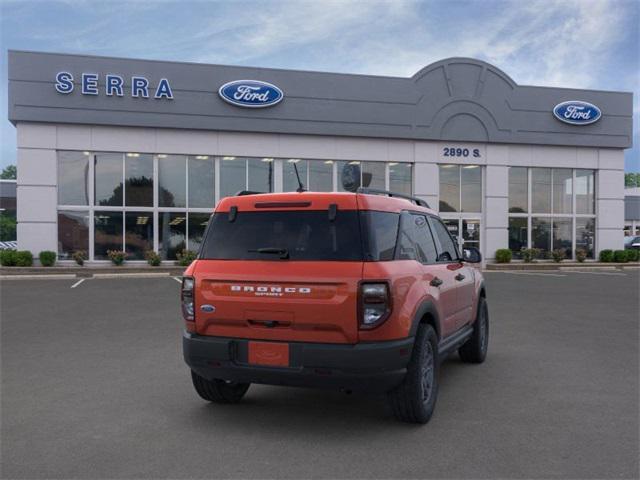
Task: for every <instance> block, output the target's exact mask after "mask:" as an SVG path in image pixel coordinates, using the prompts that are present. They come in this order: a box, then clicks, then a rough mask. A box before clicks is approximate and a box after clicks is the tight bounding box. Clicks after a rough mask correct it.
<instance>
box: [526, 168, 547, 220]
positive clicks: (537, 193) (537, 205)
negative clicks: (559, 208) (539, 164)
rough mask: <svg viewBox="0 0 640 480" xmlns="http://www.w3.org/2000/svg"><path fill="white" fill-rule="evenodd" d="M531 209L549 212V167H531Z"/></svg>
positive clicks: (535, 211) (538, 211)
mask: <svg viewBox="0 0 640 480" xmlns="http://www.w3.org/2000/svg"><path fill="white" fill-rule="evenodd" d="M531 211H532V212H533V213H551V169H550V168H532V169H531Z"/></svg>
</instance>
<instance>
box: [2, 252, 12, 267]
mask: <svg viewBox="0 0 640 480" xmlns="http://www.w3.org/2000/svg"><path fill="white" fill-rule="evenodd" d="M15 264H16V251H15V250H0V265H2V266H3V267H13V266H15Z"/></svg>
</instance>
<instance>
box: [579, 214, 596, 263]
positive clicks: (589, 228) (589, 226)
mask: <svg viewBox="0 0 640 480" xmlns="http://www.w3.org/2000/svg"><path fill="white" fill-rule="evenodd" d="M595 238H596V219H595V218H576V250H578V249H583V250H585V251H586V252H587V258H594V257H593V252H594V248H595Z"/></svg>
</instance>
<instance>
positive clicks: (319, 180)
mask: <svg viewBox="0 0 640 480" xmlns="http://www.w3.org/2000/svg"><path fill="white" fill-rule="evenodd" d="M307 165H308V168H309V190H311V191H312V192H331V191H333V160H324V161H323V160H309V161H308V163H307Z"/></svg>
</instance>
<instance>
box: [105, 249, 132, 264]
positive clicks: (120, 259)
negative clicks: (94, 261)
mask: <svg viewBox="0 0 640 480" xmlns="http://www.w3.org/2000/svg"><path fill="white" fill-rule="evenodd" d="M107 255H108V256H109V259H110V260H111V262H113V264H114V265H118V266H120V265H122V264H123V263H124V261H125V259H126V258H127V255H128V254H127V252H123V251H122V250H107Z"/></svg>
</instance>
